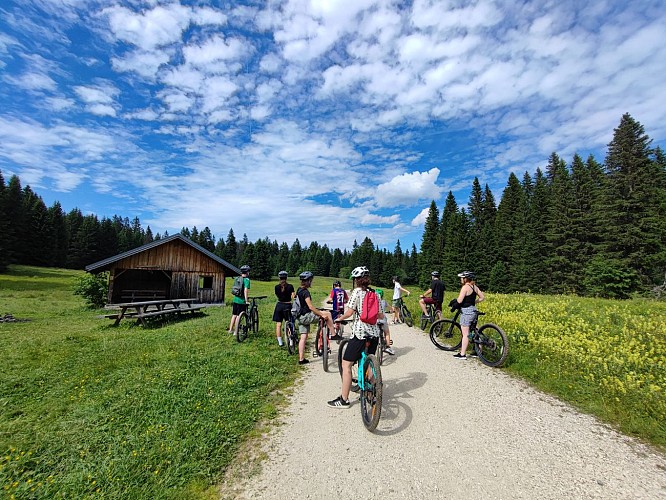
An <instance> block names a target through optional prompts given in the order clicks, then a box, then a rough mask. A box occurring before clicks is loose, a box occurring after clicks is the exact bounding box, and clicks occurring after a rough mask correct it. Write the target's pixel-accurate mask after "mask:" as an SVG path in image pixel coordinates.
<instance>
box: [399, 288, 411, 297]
mask: <svg viewBox="0 0 666 500" xmlns="http://www.w3.org/2000/svg"><path fill="white" fill-rule="evenodd" d="M400 291H402V292H405V293H406V294H407V295H411V294H412V292H410V291H409V290H407V289H405V288H403V287H400Z"/></svg>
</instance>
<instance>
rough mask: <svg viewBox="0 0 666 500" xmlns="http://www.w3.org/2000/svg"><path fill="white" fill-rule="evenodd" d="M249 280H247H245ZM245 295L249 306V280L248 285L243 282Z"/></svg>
mask: <svg viewBox="0 0 666 500" xmlns="http://www.w3.org/2000/svg"><path fill="white" fill-rule="evenodd" d="M245 279H247V278H245ZM243 285H244V286H243V294H244V295H245V303H246V304H249V303H250V299H249V297H250V280H247V283H246V282H245V281H243Z"/></svg>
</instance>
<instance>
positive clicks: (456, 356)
mask: <svg viewBox="0 0 666 500" xmlns="http://www.w3.org/2000/svg"><path fill="white" fill-rule="evenodd" d="M453 357H454V358H456V359H467V356H465V355H464V354H460V353H458V354H454V355H453Z"/></svg>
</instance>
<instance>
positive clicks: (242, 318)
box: [236, 311, 250, 342]
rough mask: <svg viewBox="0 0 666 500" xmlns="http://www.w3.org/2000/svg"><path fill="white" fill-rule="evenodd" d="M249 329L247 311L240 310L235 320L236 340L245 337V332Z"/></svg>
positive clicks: (239, 340)
mask: <svg viewBox="0 0 666 500" xmlns="http://www.w3.org/2000/svg"><path fill="white" fill-rule="evenodd" d="M249 329H250V325H249V323H248V317H247V313H246V312H245V311H242V312H241V313H240V314H239V315H238V319H237V321H236V340H237V341H238V342H243V341H244V340H245V339H246V338H247V332H248V330H249Z"/></svg>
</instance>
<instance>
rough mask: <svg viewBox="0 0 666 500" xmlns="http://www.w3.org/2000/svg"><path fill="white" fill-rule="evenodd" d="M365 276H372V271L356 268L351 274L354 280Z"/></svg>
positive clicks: (362, 267) (365, 268)
mask: <svg viewBox="0 0 666 500" xmlns="http://www.w3.org/2000/svg"><path fill="white" fill-rule="evenodd" d="M363 276H370V271H368V268H367V267H365V266H359V267H356V268H354V270H353V271H352V273H351V277H352V278H362V277H363Z"/></svg>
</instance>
